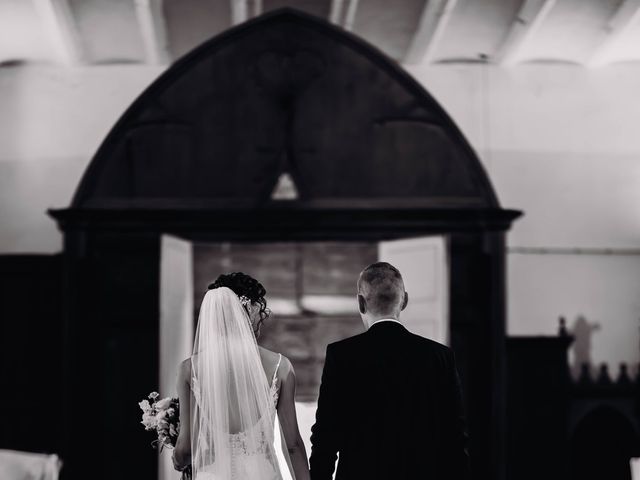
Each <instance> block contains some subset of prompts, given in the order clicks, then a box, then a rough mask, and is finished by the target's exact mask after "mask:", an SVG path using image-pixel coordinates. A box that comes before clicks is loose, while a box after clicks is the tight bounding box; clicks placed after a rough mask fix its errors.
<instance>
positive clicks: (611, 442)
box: [570, 406, 638, 480]
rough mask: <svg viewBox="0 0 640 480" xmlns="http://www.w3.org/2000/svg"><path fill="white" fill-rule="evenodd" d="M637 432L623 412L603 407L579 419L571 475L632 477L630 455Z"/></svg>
mask: <svg viewBox="0 0 640 480" xmlns="http://www.w3.org/2000/svg"><path fill="white" fill-rule="evenodd" d="M637 445H638V435H637V433H636V432H635V431H634V428H633V426H632V424H631V422H630V421H629V419H627V418H626V417H625V416H624V415H623V414H622V413H620V411H618V410H617V409H615V408H613V407H610V406H600V407H597V408H595V409H594V410H592V411H591V412H589V413H588V414H587V415H585V416H584V418H583V419H582V420H581V421H580V423H579V424H578V426H577V427H576V429H575V431H574V432H573V435H572V437H571V444H570V447H571V449H570V452H571V457H570V465H571V478H572V479H575V480H600V479H605V478H606V479H607V480H631V467H630V464H629V461H630V459H631V457H633V456H634V455H637Z"/></svg>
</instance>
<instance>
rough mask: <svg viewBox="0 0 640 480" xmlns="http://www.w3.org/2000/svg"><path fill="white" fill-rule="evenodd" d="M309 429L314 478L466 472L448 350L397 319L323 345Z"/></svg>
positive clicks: (445, 476) (393, 479)
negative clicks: (312, 422)
mask: <svg viewBox="0 0 640 480" xmlns="http://www.w3.org/2000/svg"><path fill="white" fill-rule="evenodd" d="M311 431H312V435H311V444H312V447H311V459H310V464H311V478H312V480H330V479H331V476H332V474H333V471H334V466H335V461H336V454H338V452H339V455H340V459H339V461H338V469H337V472H336V480H355V479H363V480H375V479H385V480H403V479H407V480H409V479H411V480H420V479H425V480H460V479H466V478H468V477H469V459H468V454H467V438H468V437H467V434H466V429H465V421H464V416H463V409H462V399H461V391H460V382H459V378H458V373H457V370H456V366H455V359H454V355H453V351H452V350H451V349H450V348H449V347H446V346H445V345H442V344H440V343H437V342H434V341H432V340H428V339H426V338H423V337H420V336H418V335H414V334H412V333H410V332H409V331H408V330H407V329H406V328H405V327H403V326H402V325H400V324H398V323H396V322H380V323H376V324H374V325H373V326H372V327H371V328H370V329H369V331H367V332H365V333H362V334H360V335H356V336H355V337H351V338H347V339H345V340H342V341H339V342H336V343H332V344H330V345H329V346H328V347H327V357H326V360H325V364H324V370H323V373H322V384H321V385H320V396H319V398H318V410H317V412H316V423H315V425H314V426H313V428H312V429H311Z"/></svg>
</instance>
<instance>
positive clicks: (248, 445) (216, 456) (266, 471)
mask: <svg viewBox="0 0 640 480" xmlns="http://www.w3.org/2000/svg"><path fill="white" fill-rule="evenodd" d="M265 293H266V291H265V289H264V287H263V286H262V285H261V284H260V283H259V282H258V281H257V280H255V279H254V278H252V277H250V276H249V275H245V274H243V273H231V274H228V275H221V276H220V277H218V279H217V280H216V281H215V283H213V284H211V285H209V290H208V291H207V293H206V294H205V296H204V299H203V301H202V305H201V307H200V314H199V317H198V327H197V330H196V338H195V342H194V345H193V352H192V355H191V357H190V358H188V359H187V360H185V361H184V362H182V364H181V365H180V369H179V374H178V397H179V399H180V433H179V436H178V439H177V442H176V447H175V449H174V451H173V462H174V466H175V467H176V469H177V470H184V469H186V468H187V467H188V466H189V465H191V467H192V474H193V478H194V480H281V479H282V480H283V479H289V478H293V479H295V480H308V479H309V467H308V462H307V454H306V451H305V447H304V443H303V441H302V438H301V436H300V432H299V430H298V422H297V419H296V411H295V403H294V396H295V388H296V385H295V381H296V377H295V372H294V371H293V366H292V365H291V362H290V361H289V360H288V359H287V358H286V357H284V356H283V355H282V354H277V353H275V352H272V351H270V350H267V349H265V348H262V347H260V346H258V344H257V342H256V337H257V336H259V335H260V328H261V326H262V323H263V322H264V320H265V319H266V318H267V317H268V316H269V310H268V309H267V308H266V307H267V302H266V300H265V298H264V295H265Z"/></svg>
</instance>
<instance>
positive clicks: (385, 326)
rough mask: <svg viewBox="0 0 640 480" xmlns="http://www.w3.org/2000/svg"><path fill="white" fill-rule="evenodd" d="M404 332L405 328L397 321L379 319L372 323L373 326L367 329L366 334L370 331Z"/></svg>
mask: <svg viewBox="0 0 640 480" xmlns="http://www.w3.org/2000/svg"><path fill="white" fill-rule="evenodd" d="M399 329H402V330H406V327H405V326H404V325H403V324H402V323H400V322H399V321H398V320H394V319H391V318H390V319H381V320H377V321H375V322H373V324H372V325H371V326H370V327H369V330H367V332H371V331H382V330H384V331H391V330H399Z"/></svg>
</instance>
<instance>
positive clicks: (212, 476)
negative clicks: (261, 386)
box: [194, 354, 291, 480]
mask: <svg viewBox="0 0 640 480" xmlns="http://www.w3.org/2000/svg"><path fill="white" fill-rule="evenodd" d="M281 361H282V354H280V356H279V358H278V365H277V366H276V370H275V372H273V378H272V379H271V388H270V390H269V393H270V397H271V398H272V405H273V414H272V423H273V424H274V425H275V422H276V419H275V415H276V406H277V405H278V396H279V393H280V392H279V390H278V369H279V368H280V362H281ZM259 425H260V424H258V425H256V426H255V427H254V429H251V430H250V431H248V432H239V433H233V434H229V444H230V445H231V452H230V453H231V477H230V478H229V480H249V479H264V480H285V479H287V478H291V477H290V476H289V475H286V476H283V475H282V474H281V473H280V471H284V473H285V474H288V472H287V471H285V468H286V461H285V460H284V458H282V457H281V456H278V466H279V469H280V470H278V469H276V468H274V465H273V462H272V461H271V460H270V458H269V455H268V453H267V452H268V448H267V445H269V444H273V443H274V442H275V440H276V439H277V436H276V435H275V433H276V432H275V430H276V429H275V428H274V429H273V431H272V432H260V433H259V434H260V435H263V437H262V438H263V439H262V441H261V443H260V444H259V445H258V448H251V447H250V446H249V444H248V442H247V438H249V437H255V436H256V435H257V433H256V432H255V431H254V430H255V429H256V428H257V426H259ZM222 478H223V477H221V476H220V473H219V472H218V471H217V467H216V464H215V463H214V464H212V465H209V466H206V467H205V468H204V469H203V470H202V471H201V472H199V473H198V477H197V479H194V480H220V479H222Z"/></svg>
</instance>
